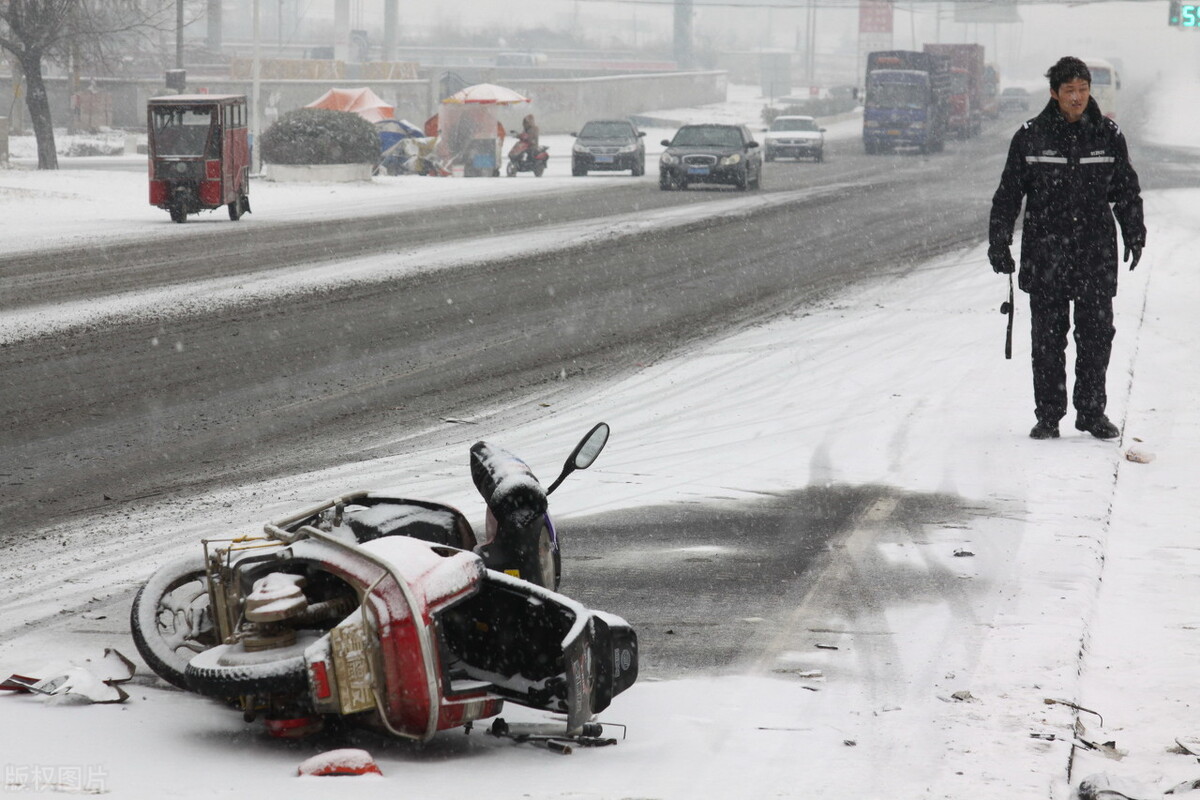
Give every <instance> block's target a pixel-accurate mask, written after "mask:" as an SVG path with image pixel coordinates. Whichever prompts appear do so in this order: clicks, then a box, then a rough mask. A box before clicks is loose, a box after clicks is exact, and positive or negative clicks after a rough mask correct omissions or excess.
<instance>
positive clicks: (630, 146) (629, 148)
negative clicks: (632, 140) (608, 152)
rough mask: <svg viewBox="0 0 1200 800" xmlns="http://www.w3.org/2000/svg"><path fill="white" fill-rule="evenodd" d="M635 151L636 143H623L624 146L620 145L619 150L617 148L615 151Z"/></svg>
mask: <svg viewBox="0 0 1200 800" xmlns="http://www.w3.org/2000/svg"><path fill="white" fill-rule="evenodd" d="M636 151H637V145H636V144H627V145H625V146H624V147H622V148H621V149H620V150H618V151H617V152H618V153H633V152H636Z"/></svg>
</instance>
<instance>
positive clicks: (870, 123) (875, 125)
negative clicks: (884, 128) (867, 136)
mask: <svg viewBox="0 0 1200 800" xmlns="http://www.w3.org/2000/svg"><path fill="white" fill-rule="evenodd" d="M863 127H864V128H878V127H879V121H878V120H874V119H869V120H867V121H866V122H864V123H863Z"/></svg>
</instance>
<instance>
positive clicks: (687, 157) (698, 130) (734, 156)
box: [658, 124, 763, 191]
mask: <svg viewBox="0 0 1200 800" xmlns="http://www.w3.org/2000/svg"><path fill="white" fill-rule="evenodd" d="M663 146H664V147H666V148H667V149H666V150H664V151H663V154H662V157H661V158H660V159H659V162H658V188H660V189H663V190H664V191H665V190H668V189H671V188H675V187H677V188H679V189H686V188H687V187H688V184H691V183H728V184H732V185H734V186H736V187H737V188H738V189H742V190H745V189H747V188H749V187H753V188H755V189H758V188H760V187H761V186H762V166H763V158H762V148H761V147H759V146H758V142H756V141H754V137H753V136H752V135H751V134H750V130H749V129H748V128H747V127H746V126H745V125H717V124H703V125H684V126H683V127H682V128H680V129H679V130H677V131H676V132H675V137H674V138H673V139H671V140H670V141H667V140H666V139H663Z"/></svg>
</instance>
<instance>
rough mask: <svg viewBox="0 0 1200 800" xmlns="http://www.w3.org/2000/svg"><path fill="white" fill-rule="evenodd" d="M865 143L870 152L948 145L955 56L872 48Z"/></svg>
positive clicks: (933, 149)
mask: <svg viewBox="0 0 1200 800" xmlns="http://www.w3.org/2000/svg"><path fill="white" fill-rule="evenodd" d="M865 85H866V97H865V100H864V106H863V148H864V149H865V150H866V151H867V153H868V155H873V154H875V153H880V152H883V151H885V150H893V149H895V148H897V147H915V148H917V149H918V150H920V151H921V152H922V153H933V152H937V151H939V150H941V149H942V147H943V146H944V145H945V142H946V122H947V117H948V114H949V97H950V59H948V58H946V57H944V56H938V55H933V54H931V53H922V52H919V51H915V50H879V51H876V52H873V53H868V54H867V70H866V76H865Z"/></svg>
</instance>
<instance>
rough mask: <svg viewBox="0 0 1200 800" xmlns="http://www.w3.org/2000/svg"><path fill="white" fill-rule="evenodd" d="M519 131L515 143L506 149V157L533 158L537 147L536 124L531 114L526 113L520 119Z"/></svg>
mask: <svg viewBox="0 0 1200 800" xmlns="http://www.w3.org/2000/svg"><path fill="white" fill-rule="evenodd" d="M521 128H522V130H521V132H520V133H518V134H517V143H516V144H514V145H513V148H512V150H510V151H508V157H509V158H510V159H511V160H513V161H518V162H519V161H523V160H524V161H527V160H529V159H531V158H533V154H534V153H536V152H537V149H538V133H539V131H538V126H537V123H536V122H534V120H533V114H526V115H525V118H524V119H523V120H521Z"/></svg>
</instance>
